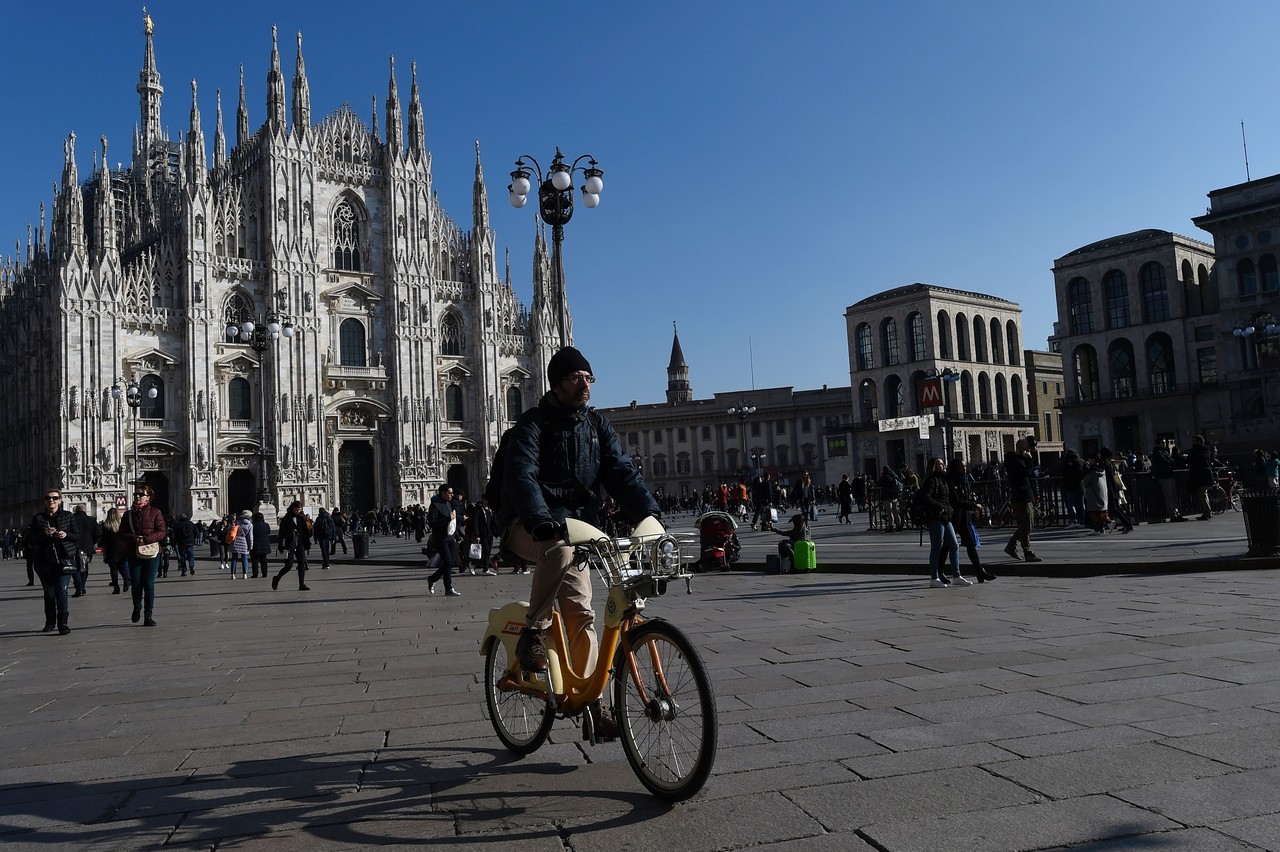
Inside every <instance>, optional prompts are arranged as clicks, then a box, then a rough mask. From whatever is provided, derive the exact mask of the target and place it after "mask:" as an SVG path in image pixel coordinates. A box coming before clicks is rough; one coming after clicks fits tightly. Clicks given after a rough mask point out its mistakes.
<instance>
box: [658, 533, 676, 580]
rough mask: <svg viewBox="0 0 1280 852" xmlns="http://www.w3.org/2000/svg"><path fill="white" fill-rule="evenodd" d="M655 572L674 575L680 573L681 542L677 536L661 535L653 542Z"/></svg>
mask: <svg viewBox="0 0 1280 852" xmlns="http://www.w3.org/2000/svg"><path fill="white" fill-rule="evenodd" d="M653 573H655V574H666V575H674V574H679V573H680V542H678V541H676V539H675V536H672V535H664V536H661V537H660V538H659V539H658V540H657V541H656V542H654V544H653Z"/></svg>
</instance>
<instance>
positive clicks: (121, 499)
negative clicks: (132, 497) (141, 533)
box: [116, 494, 129, 509]
mask: <svg viewBox="0 0 1280 852" xmlns="http://www.w3.org/2000/svg"><path fill="white" fill-rule="evenodd" d="M116 508H117V509H127V508H129V497H128V495H125V494H117V495H116Z"/></svg>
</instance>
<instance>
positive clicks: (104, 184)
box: [93, 136, 117, 262]
mask: <svg viewBox="0 0 1280 852" xmlns="http://www.w3.org/2000/svg"><path fill="white" fill-rule="evenodd" d="M101 142H102V171H100V172H98V189H97V194H96V200H97V210H96V211H95V212H94V217H93V230H94V234H93V244H94V247H95V248H96V249H97V251H96V252H95V254H96V256H97V258H98V261H99V262H102V261H103V260H104V259H106V257H107V256H108V255H110V254H113V253H114V252H116V251H117V246H116V204H115V194H114V193H113V192H112V191H111V168H110V166H108V165H107V137H105V136H103V137H102V139H101Z"/></svg>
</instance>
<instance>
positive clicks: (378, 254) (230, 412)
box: [0, 19, 569, 523]
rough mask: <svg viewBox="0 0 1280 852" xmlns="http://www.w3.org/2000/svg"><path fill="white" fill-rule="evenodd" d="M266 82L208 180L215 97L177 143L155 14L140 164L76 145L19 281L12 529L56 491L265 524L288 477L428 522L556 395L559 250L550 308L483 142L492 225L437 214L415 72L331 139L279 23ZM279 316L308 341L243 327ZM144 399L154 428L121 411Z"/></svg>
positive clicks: (6, 361) (4, 348) (16, 263)
mask: <svg viewBox="0 0 1280 852" xmlns="http://www.w3.org/2000/svg"><path fill="white" fill-rule="evenodd" d="M266 76H267V90H268V94H267V104H266V115H265V120H263V121H262V123H261V124H260V125H258V127H257V129H256V130H253V131H250V120H249V109H248V107H247V105H246V103H245V96H244V77H243V68H242V70H241V77H240V98H239V103H238V106H237V108H236V111H235V128H234V144H233V145H231V144H229V140H228V134H227V132H226V131H225V129H224V123H223V113H222V103H221V97H220V94H219V96H218V97H217V99H216V107H215V108H216V119H215V131H214V134H213V144H212V152H211V153H212V159H211V164H210V159H209V153H210V152H209V150H208V149H207V147H206V142H205V139H206V137H205V133H204V124H203V122H202V120H201V112H200V108H199V105H200V101H201V97H200V96H199V94H198V93H197V89H196V84H195V82H194V81H193V82H192V85H191V100H190V119H189V122H188V129H187V130H186V132H185V133H184V134H182V135H181V137H180V138H178V139H170V138H168V136H167V134H166V133H165V132H164V130H163V129H162V124H161V121H160V99H161V95H162V93H163V92H164V89H163V87H162V86H161V84H160V74H159V71H158V70H157V64H156V58H155V41H154V38H153V27H152V24H151V22H150V19H147V26H146V31H145V45H144V57H143V66H142V70H141V73H140V75H139V82H138V84H137V92H138V95H139V98H140V104H141V115H140V122H139V127H138V130H137V132H136V134H135V138H134V139H133V143H132V160H131V161H130V162H129V163H128V164H127V165H120V166H118V167H116V168H112V167H111V166H110V165H109V164H110V162H111V161H110V160H109V159H108V148H107V140H106V139H105V138H103V139H102V140H101V143H100V144H101V159H100V160H99V157H98V154H97V152H96V151H95V153H94V157H93V168H92V170H91V171H90V172H89V175H88V177H87V178H85V179H82V178H81V174H80V163H79V162H78V160H77V152H76V137H75V135H74V134H72V135H71V136H70V137H69V138H68V139H67V141H66V143H65V145H64V155H65V156H64V166H63V173H62V177H61V180H60V181H59V182H58V183H57V184H56V197H55V199H54V202H53V206H52V217H51V218H52V221H51V222H48V223H46V220H45V216H44V207H43V204H42V205H41V218H40V225H39V228H38V230H36V231H34V232H32V233H29V234H28V241H27V248H26V251H25V255H24V256H19V257H15V258H12V259H9V260H8V261H6V262H5V263H4V265H3V267H2V268H0V313H2V314H3V316H4V318H5V320H6V321H7V322H8V323H9V329H10V330H11V333H10V334H9V335H8V336H7V337H6V339H4V340H3V341H0V363H3V365H4V369H2V370H0V382H2V383H3V389H4V392H5V393H6V394H7V397H8V399H9V400H10V401H11V404H10V405H8V406H6V408H5V410H4V411H3V412H2V413H0V433H2V434H3V435H4V437H5V439H6V440H5V441H4V447H3V450H2V452H3V461H2V462H0V477H3V481H4V484H5V488H4V491H5V496H4V498H2V499H0V511H3V512H4V514H5V515H6V517H7V520H6V523H10V522H16V521H19V520H24V519H25V518H26V517H29V514H30V510H31V507H32V506H33V505H34V499H35V498H36V497H38V495H39V493H40V491H41V489H44V488H47V487H51V486H53V487H61V488H62V489H63V490H64V491H65V492H66V495H67V502H68V504H69V505H70V504H74V503H78V502H86V503H88V504H90V506H91V507H93V509H94V510H95V511H96V513H97V514H98V515H99V516H101V515H102V514H103V512H104V510H105V507H108V506H110V505H113V504H114V500H115V499H116V497H117V496H118V495H120V494H123V493H125V492H126V490H127V488H128V483H129V481H130V480H133V479H135V478H137V477H142V478H145V479H146V480H147V481H148V482H150V483H151V484H152V485H153V486H154V487H156V489H157V491H158V492H160V495H161V496H160V497H159V498H158V499H157V501H156V503H157V504H158V505H161V506H162V508H164V509H166V510H168V511H171V512H173V513H175V514H176V513H180V512H181V513H186V514H189V515H191V516H193V517H195V518H202V517H203V518H209V517H213V516H214V515H218V514H222V513H224V512H227V511H231V510H238V509H242V508H246V507H255V508H256V507H257V506H258V505H259V502H258V499H257V494H258V491H259V489H260V487H261V486H262V485H263V484H264V479H263V473H264V471H265V474H266V476H265V485H266V486H267V488H268V491H269V497H270V500H269V502H270V503H271V504H273V505H274V507H275V509H276V510H280V509H282V508H283V506H285V505H287V504H288V503H289V502H291V501H292V500H294V499H299V500H302V501H303V503H304V504H305V505H308V506H320V505H324V506H330V507H332V506H335V505H337V506H341V507H342V508H343V509H344V510H347V511H353V512H363V511H365V510H367V509H369V508H372V507H374V506H377V505H401V504H409V503H425V502H426V501H427V500H428V499H429V498H430V496H431V495H432V494H433V493H434V491H435V489H436V487H437V486H438V485H439V484H440V483H441V482H445V481H448V482H450V483H451V484H453V485H454V486H455V487H456V488H458V489H459V490H462V491H465V492H466V493H468V494H470V495H475V494H478V493H479V491H480V489H481V488H482V487H483V484H484V482H485V481H486V480H487V477H488V473H489V471H488V465H489V462H490V460H491V459H492V457H493V452H494V450H495V448H496V446H497V441H498V437H499V436H500V434H501V433H502V431H503V430H504V429H505V428H506V427H507V425H509V424H510V423H511V422H513V421H514V420H515V419H516V418H517V417H518V416H519V414H520V413H521V411H523V409H524V408H525V407H528V406H530V405H532V404H533V403H534V402H535V401H536V400H537V399H538V397H539V396H540V395H541V393H542V392H544V391H545V378H544V377H545V364H546V362H547V360H548V359H549V358H550V356H551V354H552V353H553V352H554V351H555V349H556V348H557V347H558V344H559V331H558V329H559V326H560V322H559V319H560V317H559V314H560V312H564V313H565V314H566V323H565V324H566V325H568V324H569V323H568V320H567V312H568V306H567V304H565V303H563V302H562V301H558V299H559V296H558V295H557V293H558V290H557V288H555V287H553V286H552V272H551V262H550V254H549V252H548V250H547V244H546V240H545V238H544V237H543V236H542V235H541V234H540V233H539V234H536V235H535V239H534V247H533V251H534V281H533V293H534V295H533V302H532V305H531V307H526V306H524V305H523V304H521V302H520V301H519V300H518V299H517V297H516V295H515V292H514V290H513V287H512V284H511V276H510V264H509V262H507V263H506V264H505V269H500V268H499V266H498V259H497V257H496V240H495V235H494V233H493V231H492V229H491V228H490V223H489V203H488V194H487V191H486V189H485V183H484V176H483V172H482V168H481V162H480V149H479V144H478V143H477V145H476V156H475V163H474V176H473V205H472V211H471V221H470V222H469V223H468V224H469V227H463V226H461V225H459V224H458V223H457V222H455V221H454V220H453V219H452V218H450V216H449V215H448V214H447V213H446V212H445V211H444V210H443V209H442V207H441V206H440V204H439V201H438V198H437V195H436V190H435V181H434V175H433V171H432V156H431V153H430V152H429V151H428V150H427V149H426V147H425V119H424V115H423V109H422V102H421V98H420V95H419V90H418V83H417V78H416V69H414V70H413V72H412V74H411V78H412V85H411V90H410V95H409V98H408V99H407V103H406V104H404V105H402V103H401V100H400V96H399V92H398V87H397V75H396V68H395V64H394V60H393V61H392V65H391V74H390V82H389V85H388V91H387V95H386V98H385V101H383V102H382V103H383V110H384V115H385V124H382V123H381V122H380V121H379V118H378V106H379V99H378V98H377V97H375V98H374V106H373V114H372V116H371V117H370V118H369V119H368V120H367V121H366V120H365V119H362V118H360V117H359V116H357V115H356V114H355V113H354V112H353V111H352V110H351V109H350V108H349V107H347V106H346V105H343V106H341V107H339V108H338V109H337V110H335V111H334V112H332V113H331V114H330V115H328V116H327V117H325V118H324V119H322V120H320V121H318V122H313V120H312V114H311V104H310V94H309V87H308V83H307V75H306V69H305V65H304V61H303V55H302V38H301V35H299V36H298V46H297V53H296V58H295V70H294V74H293V79H292V94H291V97H286V93H285V77H284V74H283V72H282V70H281V62H280V54H279V48H278V44H277V42H276V35H275V32H274V29H273V32H272V45H271V53H270V60H269V65H268V70H267V75H266ZM204 99H205V103H206V105H207V104H208V102H209V100H210V99H209V98H208V95H207V94H206V95H205V96H204ZM380 125H381V126H380ZM406 137H407V140H406ZM468 165H470V164H468ZM271 321H275V322H277V323H278V324H280V325H281V326H284V327H287V329H288V330H289V331H290V332H292V334H291V335H285V334H280V335H279V336H278V337H277V338H276V339H274V340H272V339H270V338H267V339H266V345H265V347H262V348H259V347H255V346H254V345H252V344H251V342H249V341H247V340H246V339H245V335H240V334H235V333H232V332H230V331H229V326H243V325H244V324H245V323H246V322H252V323H255V324H256V325H257V326H262V325H263V324H264V323H267V322H271ZM35 353H40V354H39V357H36V356H35ZM130 381H136V382H138V383H139V386H140V388H141V390H142V405H141V406H140V407H139V408H137V409H131V408H130V407H129V406H128V405H127V404H126V399H125V397H124V395H123V394H119V395H116V394H113V393H112V390H113V389H122V388H124V387H125V385H127V384H128V383H129V382H130ZM152 389H154V390H155V391H156V394H155V396H154V397H152V396H151V395H150V394H149V393H148V391H150V390H152ZM135 412H136V419H135ZM135 456H136V458H137V463H136V466H135V462H134V458H135Z"/></svg>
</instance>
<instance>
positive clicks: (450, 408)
mask: <svg viewBox="0 0 1280 852" xmlns="http://www.w3.org/2000/svg"><path fill="white" fill-rule="evenodd" d="M464 413H465V412H464V411H463V407H462V388H461V387H460V386H458V385H449V386H448V387H447V388H445V389H444V419H445V420H449V421H451V422H453V423H461V422H462V421H463V419H464V418H463V415H464Z"/></svg>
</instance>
